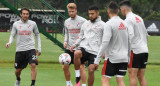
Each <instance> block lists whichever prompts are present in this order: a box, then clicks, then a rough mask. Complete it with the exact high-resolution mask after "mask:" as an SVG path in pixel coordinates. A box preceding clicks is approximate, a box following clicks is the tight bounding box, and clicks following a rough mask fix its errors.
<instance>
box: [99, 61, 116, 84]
mask: <svg viewBox="0 0 160 86" xmlns="http://www.w3.org/2000/svg"><path fill="white" fill-rule="evenodd" d="M111 69H112V70H111ZM113 75H114V68H113V65H112V64H111V63H110V62H109V59H108V60H105V61H104V64H103V68H102V80H101V82H102V86H110V85H109V81H110V79H111V77H112V76H113Z"/></svg>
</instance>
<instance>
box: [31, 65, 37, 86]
mask: <svg viewBox="0 0 160 86" xmlns="http://www.w3.org/2000/svg"><path fill="white" fill-rule="evenodd" d="M30 66H31V79H32V83H31V86H34V85H35V80H36V76H37V70H36V64H35V63H32V64H30Z"/></svg>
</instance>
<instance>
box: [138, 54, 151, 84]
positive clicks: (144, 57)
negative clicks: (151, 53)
mask: <svg viewBox="0 0 160 86" xmlns="http://www.w3.org/2000/svg"><path fill="white" fill-rule="evenodd" d="M141 61H142V62H141V67H140V69H139V71H138V75H137V77H138V80H139V83H140V86H147V81H146V79H145V69H146V65H147V61H148V53H142V54H141Z"/></svg>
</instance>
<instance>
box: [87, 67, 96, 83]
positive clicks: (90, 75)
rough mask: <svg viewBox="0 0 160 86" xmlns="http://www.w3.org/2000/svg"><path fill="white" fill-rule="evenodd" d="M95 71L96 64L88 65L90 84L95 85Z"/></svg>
mask: <svg viewBox="0 0 160 86" xmlns="http://www.w3.org/2000/svg"><path fill="white" fill-rule="evenodd" d="M94 71H95V66H94V64H90V65H89V67H88V75H89V76H88V86H93V83H94Z"/></svg>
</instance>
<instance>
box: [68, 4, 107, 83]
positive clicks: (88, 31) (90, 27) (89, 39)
mask: <svg viewBox="0 0 160 86" xmlns="http://www.w3.org/2000/svg"><path fill="white" fill-rule="evenodd" d="M88 13H89V18H90V20H88V21H86V22H85V23H84V24H83V25H82V27H81V31H80V37H79V39H77V40H76V43H75V44H74V45H72V47H71V51H72V49H74V48H75V47H77V46H78V45H79V47H78V49H77V50H76V51H75V53H74V62H75V63H74V65H75V72H76V83H77V85H76V86H80V85H79V84H78V83H79V80H80V78H81V77H82V75H80V72H79V71H80V70H79V69H80V65H81V64H84V62H85V61H88V65H89V67H88V74H89V77H88V86H93V83H94V71H95V67H94V59H95V58H96V55H97V53H98V50H99V47H100V45H101V41H102V36H103V28H104V24H105V23H104V22H103V21H102V20H101V17H100V16H99V8H98V7H97V6H95V5H93V6H90V7H89V9H88ZM80 76H81V77H80Z"/></svg>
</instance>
